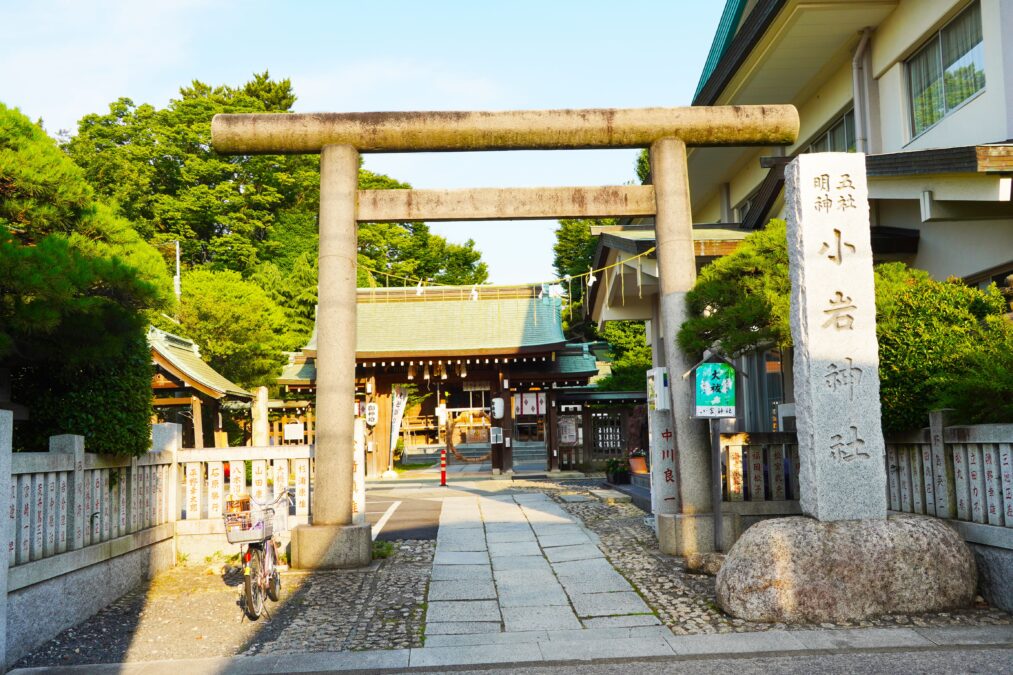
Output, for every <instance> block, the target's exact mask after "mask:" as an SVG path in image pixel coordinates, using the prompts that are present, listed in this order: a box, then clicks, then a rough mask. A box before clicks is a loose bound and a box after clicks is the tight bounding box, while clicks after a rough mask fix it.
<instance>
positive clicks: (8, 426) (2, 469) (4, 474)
mask: <svg viewBox="0 0 1013 675" xmlns="http://www.w3.org/2000/svg"><path fill="white" fill-rule="evenodd" d="M13 429H14V413H12V412H11V411H10V410H0V487H2V488H3V489H0V513H8V512H9V510H10V509H11V507H12V506H14V504H12V503H11V501H10V500H11V498H12V497H13V495H12V494H11V491H10V490H8V489H7V486H8V485H9V484H10V483H11V432H12V431H13ZM78 438H80V437H78ZM7 527H13V522H12V521H11V520H10V519H9V518H8V522H7ZM12 535H13V532H8V533H7V537H6V539H7V541H11V539H12ZM3 549H4V551H3V552H0V666H2V665H3V664H5V663H7V568H8V567H9V566H10V556H11V555H12V554H13V551H12V550H11V549H10V548H9V547H8V546H4V547H3Z"/></svg>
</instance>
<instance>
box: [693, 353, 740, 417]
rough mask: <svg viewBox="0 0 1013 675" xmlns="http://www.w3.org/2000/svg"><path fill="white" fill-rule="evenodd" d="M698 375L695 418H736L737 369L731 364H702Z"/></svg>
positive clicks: (696, 373) (698, 368)
mask: <svg viewBox="0 0 1013 675" xmlns="http://www.w3.org/2000/svg"><path fill="white" fill-rule="evenodd" d="M694 372H695V375H696V386H695V388H694V389H695V394H694V396H693V417H703V418H722V417H735V368H733V367H732V366H731V364H729V363H723V362H717V363H701V364H700V365H698V366H697V367H696V370H695V371H694Z"/></svg>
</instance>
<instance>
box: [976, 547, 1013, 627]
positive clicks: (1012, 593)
mask: <svg viewBox="0 0 1013 675" xmlns="http://www.w3.org/2000/svg"><path fill="white" fill-rule="evenodd" d="M967 545H968V546H970V547H971V551H972V552H973V553H974V561H975V562H976V563H977V564H978V592H979V593H981V595H982V597H984V598H985V600H987V601H988V604H990V605H992V606H993V607H998V608H1000V609H1004V610H1006V611H1007V612H1013V551H1011V550H1009V549H1007V548H997V547H995V546H986V545H984V544H974V543H971V542H968V544H967Z"/></svg>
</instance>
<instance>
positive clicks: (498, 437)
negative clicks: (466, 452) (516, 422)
mask: <svg viewBox="0 0 1013 675" xmlns="http://www.w3.org/2000/svg"><path fill="white" fill-rule="evenodd" d="M489 442H490V443H502V442H503V428H502V427H489Z"/></svg>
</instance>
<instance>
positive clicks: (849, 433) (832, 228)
mask: <svg viewBox="0 0 1013 675" xmlns="http://www.w3.org/2000/svg"><path fill="white" fill-rule="evenodd" d="M785 178H786V192H785V203H786V209H787V216H788V218H787V221H788V257H789V268H790V273H791V335H792V339H793V341H794V343H795V362H794V363H795V368H794V370H795V413H796V421H797V424H798V444H799V459H800V461H801V468H800V473H799V484H800V492H801V505H802V511H803V513H806V514H807V515H810V516H814V517H815V518H818V519H819V520H823V521H837V520H857V519H861V518H885V517H886V509H887V504H886V464H885V459H884V454H885V449H884V443H883V431H882V427H881V424H880V408H879V346H878V343H877V341H876V297H875V292H874V287H873V275H872V245H871V242H870V233H869V191H868V186H867V184H866V177H865V155H863V154H860V153H821V154H806V155H800V156H799V157H797V158H796V159H794V160H793V161H792V162H791V164H789V165H788V168H787V171H786V177H785Z"/></svg>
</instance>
